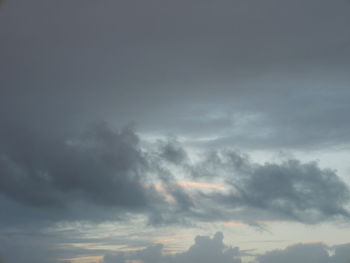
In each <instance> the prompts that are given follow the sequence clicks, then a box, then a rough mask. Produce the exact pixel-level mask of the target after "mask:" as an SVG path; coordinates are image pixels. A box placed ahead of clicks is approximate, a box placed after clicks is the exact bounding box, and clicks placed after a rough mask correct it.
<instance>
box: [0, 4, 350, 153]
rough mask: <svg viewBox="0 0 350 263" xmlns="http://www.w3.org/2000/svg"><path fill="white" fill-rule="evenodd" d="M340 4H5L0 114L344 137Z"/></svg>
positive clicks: (66, 123) (310, 140)
mask: <svg viewBox="0 0 350 263" xmlns="http://www.w3.org/2000/svg"><path fill="white" fill-rule="evenodd" d="M349 10H350V9H349V6H348V4H347V3H346V1H344V0H335V1H332V2H330V1H326V0H322V1H316V0H311V1H308V2H307V3H306V2H305V1H301V0H298V1H293V2H292V3H291V2H290V1H287V0H284V1H275V0H269V1H267V2H264V3H261V2H259V1H257V0H252V1H248V2H247V1H226V0H221V1H217V2H215V3H209V2H203V1H198V0H192V1H176V2H171V1H167V2H164V1H159V0H153V1H151V2H150V3H149V4H145V3H143V2H142V1H132V2H130V1H118V2H115V1H104V2H103V3H96V2H94V1H82V0H78V1H75V2H74V3H72V2H70V1H60V3H56V2H55V1H52V0H50V1H46V2H44V1H41V0H34V1H31V3H27V2H26V1H24V0H13V1H8V2H7V4H6V5H4V7H3V9H2V16H1V18H0V19H1V20H0V22H1V23H0V37H1V40H2V41H1V53H0V56H1V57H0V58H1V59H0V61H1V62H0V63H1V64H0V67H1V72H2V73H3V74H2V76H1V78H0V86H1V93H2V96H1V115H2V117H1V121H3V119H9V118H10V119H11V120H18V121H20V122H21V123H22V124H23V125H24V126H31V127H41V128H44V127H45V128H46V129H57V128H58V127H59V129H60V130H61V129H64V130H65V129H69V128H72V127H75V126H79V124H81V123H83V122H85V121H89V120H91V119H92V120H95V119H100V118H102V119H107V120H108V121H112V122H113V123H116V124H118V125H121V124H124V123H128V122H130V121H135V122H137V123H139V124H140V127H141V129H142V130H144V131H148V132H162V131H166V132H171V133H175V134H177V135H180V134H181V135H187V136H191V137H195V138H197V136H198V135H201V136H209V135H210V136H212V137H217V140H214V141H213V142H212V143H213V144H215V145H222V144H225V145H227V144H240V145H241V146H242V147H243V146H244V147H253V148H254V147H262V148H265V147H267V148H270V147H287V148H289V147H291V148H293V147H298V148H305V147H306V146H308V147H311V148H313V147H325V146H326V145H334V144H337V145H339V144H341V143H347V142H348V141H349V138H348V134H349V126H348V125H347V123H348V121H347V120H348V119H347V114H346V113H347V112H348V110H349V108H348V103H347V100H346V98H347V97H348V96H349V94H348V93H349V92H348V90H347V88H346V87H347V86H348V84H349V77H348V74H347V72H348V68H349V61H348V60H347V59H346V58H347V57H348V55H349V52H350V49H349V45H348V44H347V43H349V34H348V28H349V25H350V19H349V17H350V16H349V12H350V11H349ZM62 105H64V107H62ZM217 112H219V113H220V114H219V116H213V115H216V114H215V113H217ZM213 113H214V114H213ZM220 115H221V116H220ZM250 115H255V116H258V118H257V119H255V120H250V121H249V122H248V124H249V125H248V126H245V127H244V129H243V131H242V130H241V128H240V127H241V126H242V125H243V124H242V119H246V118H248V119H249V116H250ZM9 116H11V117H9ZM193 119H195V120H193ZM310 119H312V120H313V121H312V122H310ZM68 127H69V128H68Z"/></svg>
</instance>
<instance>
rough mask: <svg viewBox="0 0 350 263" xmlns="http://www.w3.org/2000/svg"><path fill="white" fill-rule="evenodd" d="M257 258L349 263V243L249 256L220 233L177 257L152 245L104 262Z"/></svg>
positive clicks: (275, 262)
mask: <svg viewBox="0 0 350 263" xmlns="http://www.w3.org/2000/svg"><path fill="white" fill-rule="evenodd" d="M247 255H249V256H251V257H252V256H255V260H254V261H249V262H255V263H284V262H286V263H291V262H300V263H347V262H349V260H350V244H343V245H337V246H333V247H330V246H327V245H325V244H322V243H314V244H295V245H290V246H288V247H287V248H285V249H280V250H273V251H268V252H266V253H264V254H255V255H254V254H251V253H250V254H249V253H247V252H245V251H241V250H240V249H239V247H230V246H227V245H225V244H224V242H223V234H222V233H221V232H217V233H216V234H215V235H214V236H213V237H212V238H210V237H208V236H197V237H196V238H195V243H194V244H193V245H192V246H191V247H190V248H189V249H188V250H186V251H184V252H182V253H178V254H175V255H170V254H166V253H164V252H163V245H162V244H155V245H151V246H149V247H147V248H145V249H142V250H138V251H134V252H131V253H116V254H114V255H113V254H110V255H106V256H105V257H104V261H103V262H104V263H126V262H130V261H136V262H142V263H170V262H171V263H197V262H203V263H211V262H220V263H240V262H242V261H241V258H242V256H247Z"/></svg>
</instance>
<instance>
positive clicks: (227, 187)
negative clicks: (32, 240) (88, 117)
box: [0, 123, 350, 226]
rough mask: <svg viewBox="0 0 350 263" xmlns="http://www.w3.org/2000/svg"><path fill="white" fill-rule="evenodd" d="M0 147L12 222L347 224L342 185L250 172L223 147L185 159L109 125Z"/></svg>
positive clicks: (10, 136)
mask: <svg viewBox="0 0 350 263" xmlns="http://www.w3.org/2000/svg"><path fill="white" fill-rule="evenodd" d="M0 143H1V146H2V148H1V152H0V156H1V158H0V172H1V174H2V177H1V181H2V184H1V185H0V194H1V196H0V197H1V199H0V201H1V202H0V206H2V207H3V208H4V209H9V208H10V207H11V208H12V209H10V210H11V211H12V212H11V213H9V214H8V215H6V217H5V219H4V221H7V222H9V223H10V222H16V221H18V220H21V219H20V218H21V217H19V216H18V215H19V214H21V213H25V214H26V215H27V217H26V218H27V221H28V222H29V221H30V220H29V219H30V218H31V219H32V220H33V221H36V220H38V219H40V220H46V221H52V222H55V221H62V220H63V221H65V220H68V221H72V220H73V221H74V220H86V221H91V220H92V221H94V220H122V219H125V218H128V216H133V215H144V216H146V217H148V219H149V220H148V223H149V224H152V225H157V224H158V225H164V224H165V225H166V224H196V222H202V221H217V220H220V221H232V220H233V221H243V222H245V223H247V224H249V225H256V226H257V225H258V224H259V222H262V221H274V220H277V221H280V220H287V221H296V222H302V223H306V224H313V223H319V222H324V221H332V220H339V219H346V220H347V219H349V217H350V215H349V211H348V210H347V209H346V205H347V204H348V203H349V200H350V192H349V189H348V186H347V185H346V184H345V183H344V182H343V181H342V180H341V179H340V178H339V177H338V176H337V174H336V173H335V171H333V170H330V169H321V168H319V167H318V165H317V163H314V162H311V163H302V162H300V161H298V160H288V161H285V162H282V163H265V164H257V163H254V162H253V161H251V160H250V159H249V156H248V155H245V154H241V153H239V152H236V151H233V150H229V149H226V150H225V149H224V150H216V151H212V150H201V151H200V152H199V156H198V158H197V159H198V160H197V161H192V160H191V159H190V158H189V157H188V156H189V155H188V153H187V151H186V148H185V147H183V146H182V145H181V144H180V143H179V142H176V141H175V140H172V141H170V140H168V141H157V142H156V143H153V144H152V143H146V142H145V141H144V140H143V139H142V138H140V137H139V136H138V135H137V134H136V133H135V132H134V130H133V129H132V128H130V127H126V128H123V129H120V130H118V129H113V128H111V127H110V126H109V125H107V124H106V123H99V124H96V125H92V126H90V127H89V128H88V129H86V130H85V131H84V132H82V133H79V134H78V135H75V136H66V137H63V136H59V135H57V134H51V133H49V134H42V133H39V132H27V131H25V132H23V131H22V130H19V129H15V128H12V129H9V127H7V130H6V129H4V131H3V133H2V136H1V137H0ZM178 173H179V174H181V175H182V177H183V178H186V179H187V178H188V179H191V180H188V181H187V180H183V181H182V180H179V177H178V175H177V174H178ZM189 182H190V183H189ZM217 185H222V186H224V187H219V188H218V187H217ZM188 186H192V187H188ZM193 186H196V187H193ZM198 186H200V187H198ZM208 187H209V188H210V191H208V189H209V188H208ZM174 215H176V216H174Z"/></svg>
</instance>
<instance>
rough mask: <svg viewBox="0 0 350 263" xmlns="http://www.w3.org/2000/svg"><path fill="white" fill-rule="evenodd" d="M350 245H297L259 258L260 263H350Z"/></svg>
mask: <svg viewBox="0 0 350 263" xmlns="http://www.w3.org/2000/svg"><path fill="white" fill-rule="evenodd" d="M349 260H350V244H344V245H339V246H334V247H328V246H326V245H325V244H322V243H315V244H296V245H292V246H289V247H287V248H286V249H283V250H274V251H270V252H267V253H265V254H263V255H259V256H258V257H257V262H258V263H282V262H285V263H291V262H300V263H348V262H349Z"/></svg>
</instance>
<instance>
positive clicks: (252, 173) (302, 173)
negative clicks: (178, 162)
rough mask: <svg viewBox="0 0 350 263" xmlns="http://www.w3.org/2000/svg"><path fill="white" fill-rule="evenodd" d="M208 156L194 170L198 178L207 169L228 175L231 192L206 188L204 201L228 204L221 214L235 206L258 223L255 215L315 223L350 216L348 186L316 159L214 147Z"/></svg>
mask: <svg viewBox="0 0 350 263" xmlns="http://www.w3.org/2000/svg"><path fill="white" fill-rule="evenodd" d="M208 156H211V159H210V160H209V159H208V158H207V157H206V158H205V159H204V161H203V162H202V163H200V164H199V165H198V167H197V166H195V167H194V168H192V171H194V172H192V174H193V175H194V176H195V178H198V176H200V174H201V171H203V173H202V175H204V176H206V177H207V178H211V179H213V180H217V179H218V178H220V177H221V178H224V180H225V182H226V184H227V186H228V187H229V189H228V192H226V193H222V192H216V193H211V194H201V196H202V197H208V200H205V201H204V202H203V204H204V205H205V204H208V203H207V202H209V203H211V202H213V200H215V201H214V203H218V204H220V205H222V206H223V207H225V208H226V209H227V210H226V212H221V213H215V214H216V215H217V216H218V218H225V213H226V215H227V214H230V212H229V211H232V212H233V214H236V216H238V217H241V218H244V217H246V220H247V222H248V223H253V222H252V221H251V219H253V218H255V220H257V221H259V220H260V221H264V220H271V219H272V218H273V220H291V221H297V222H303V223H311V224H312V223H318V222H321V221H328V220H333V219H342V220H344V219H345V220H346V221H348V219H349V216H350V214H349V211H348V209H347V205H348V204H349V200H350V191H349V188H348V186H347V185H346V183H344V182H343V181H342V180H341V179H340V178H339V177H338V176H337V174H336V172H335V171H333V170H331V169H321V168H319V166H318V164H317V163H316V162H310V163H302V162H300V161H298V160H288V161H283V162H281V163H265V164H258V163H254V162H252V161H251V160H250V159H249V158H248V157H247V156H246V155H243V154H239V153H237V152H234V151H231V150H228V151H225V150H224V151H219V152H212V153H211V154H210V155H208ZM205 206H206V205H205ZM222 211H225V209H222ZM210 214H212V213H210ZM215 214H214V215H215ZM231 216H232V214H231ZM271 216H272V217H271ZM204 217H205V216H204Z"/></svg>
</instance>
